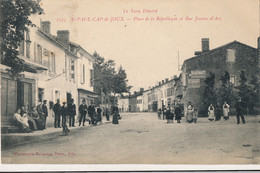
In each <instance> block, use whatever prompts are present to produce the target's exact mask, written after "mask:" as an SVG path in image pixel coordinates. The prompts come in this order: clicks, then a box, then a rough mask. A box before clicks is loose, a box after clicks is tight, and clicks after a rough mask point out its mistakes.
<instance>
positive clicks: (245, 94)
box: [236, 71, 250, 107]
mask: <svg viewBox="0 0 260 173" xmlns="http://www.w3.org/2000/svg"><path fill="white" fill-rule="evenodd" d="M239 82H240V85H239V86H238V87H236V88H237V89H238V95H239V97H240V98H241V100H242V102H244V103H245V105H246V106H247V107H248V103H249V100H250V91H249V89H250V87H249V85H248V84H247V78H246V75H245V72H244V71H241V73H240V81H239Z"/></svg>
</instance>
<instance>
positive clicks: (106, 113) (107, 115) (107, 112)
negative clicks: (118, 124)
mask: <svg viewBox="0 0 260 173" xmlns="http://www.w3.org/2000/svg"><path fill="white" fill-rule="evenodd" d="M105 115H106V118H107V121H110V117H109V110H108V108H107V107H106V109H105Z"/></svg>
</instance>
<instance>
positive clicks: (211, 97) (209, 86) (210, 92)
mask: <svg viewBox="0 0 260 173" xmlns="http://www.w3.org/2000/svg"><path fill="white" fill-rule="evenodd" d="M205 84H206V87H205V91H204V93H203V108H202V111H201V114H203V115H204V116H207V112H208V106H209V105H210V104H211V103H212V104H216V93H215V91H214V85H215V74H214V73H212V72H210V76H209V77H207V78H206V79H205Z"/></svg>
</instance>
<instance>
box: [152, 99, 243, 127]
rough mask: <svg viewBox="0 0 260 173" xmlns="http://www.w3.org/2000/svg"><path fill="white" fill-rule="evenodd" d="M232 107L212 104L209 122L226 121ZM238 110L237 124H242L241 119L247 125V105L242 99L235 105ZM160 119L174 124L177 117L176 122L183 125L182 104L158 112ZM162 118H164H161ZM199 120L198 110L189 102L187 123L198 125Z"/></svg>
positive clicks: (209, 110)
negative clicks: (245, 115)
mask: <svg viewBox="0 0 260 173" xmlns="http://www.w3.org/2000/svg"><path fill="white" fill-rule="evenodd" d="M229 109H230V105H229V104H228V103H227V102H224V104H223V105H222V107H221V105H220V104H219V103H217V104H216V105H213V104H210V105H209V107H208V120H209V121H219V120H220V119H221V117H222V116H223V119H224V120H228V119H229V114H230V111H229ZM235 109H236V117H237V124H240V117H241V120H242V122H243V124H245V117H244V114H245V112H246V104H245V103H244V102H242V100H241V98H239V99H238V101H237V102H236V104H235ZM157 114H158V119H159V120H161V119H163V120H164V119H166V120H167V123H173V119H174V116H175V120H176V121H177V123H181V119H182V117H183V116H184V109H183V107H182V106H181V104H178V103H177V104H176V105H175V106H170V105H168V107H167V108H165V107H163V108H162V109H161V108H159V109H158V111H157ZM161 116H162V117H161ZM197 119H198V110H197V109H196V108H194V106H193V105H192V103H191V102H188V105H187V113H186V122H187V123H197Z"/></svg>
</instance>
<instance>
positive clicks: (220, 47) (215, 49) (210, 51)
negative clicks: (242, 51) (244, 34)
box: [183, 40, 257, 64]
mask: <svg viewBox="0 0 260 173" xmlns="http://www.w3.org/2000/svg"><path fill="white" fill-rule="evenodd" d="M235 43H236V44H240V45H243V46H246V47H248V48H251V49H254V50H257V49H256V48H254V47H251V46H249V45H247V44H244V43H241V42H239V41H236V40H234V41H232V42H230V43H227V44H225V45H222V46H219V47H217V48H214V49H212V50H209V51H207V52H204V53H202V54H200V55H197V56H193V57H191V58H189V59H186V60H185V61H184V62H183V64H185V62H187V61H190V60H193V59H196V58H200V57H202V56H204V55H207V54H209V53H212V52H215V51H217V50H219V49H222V48H224V47H226V46H229V45H232V44H235Z"/></svg>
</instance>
